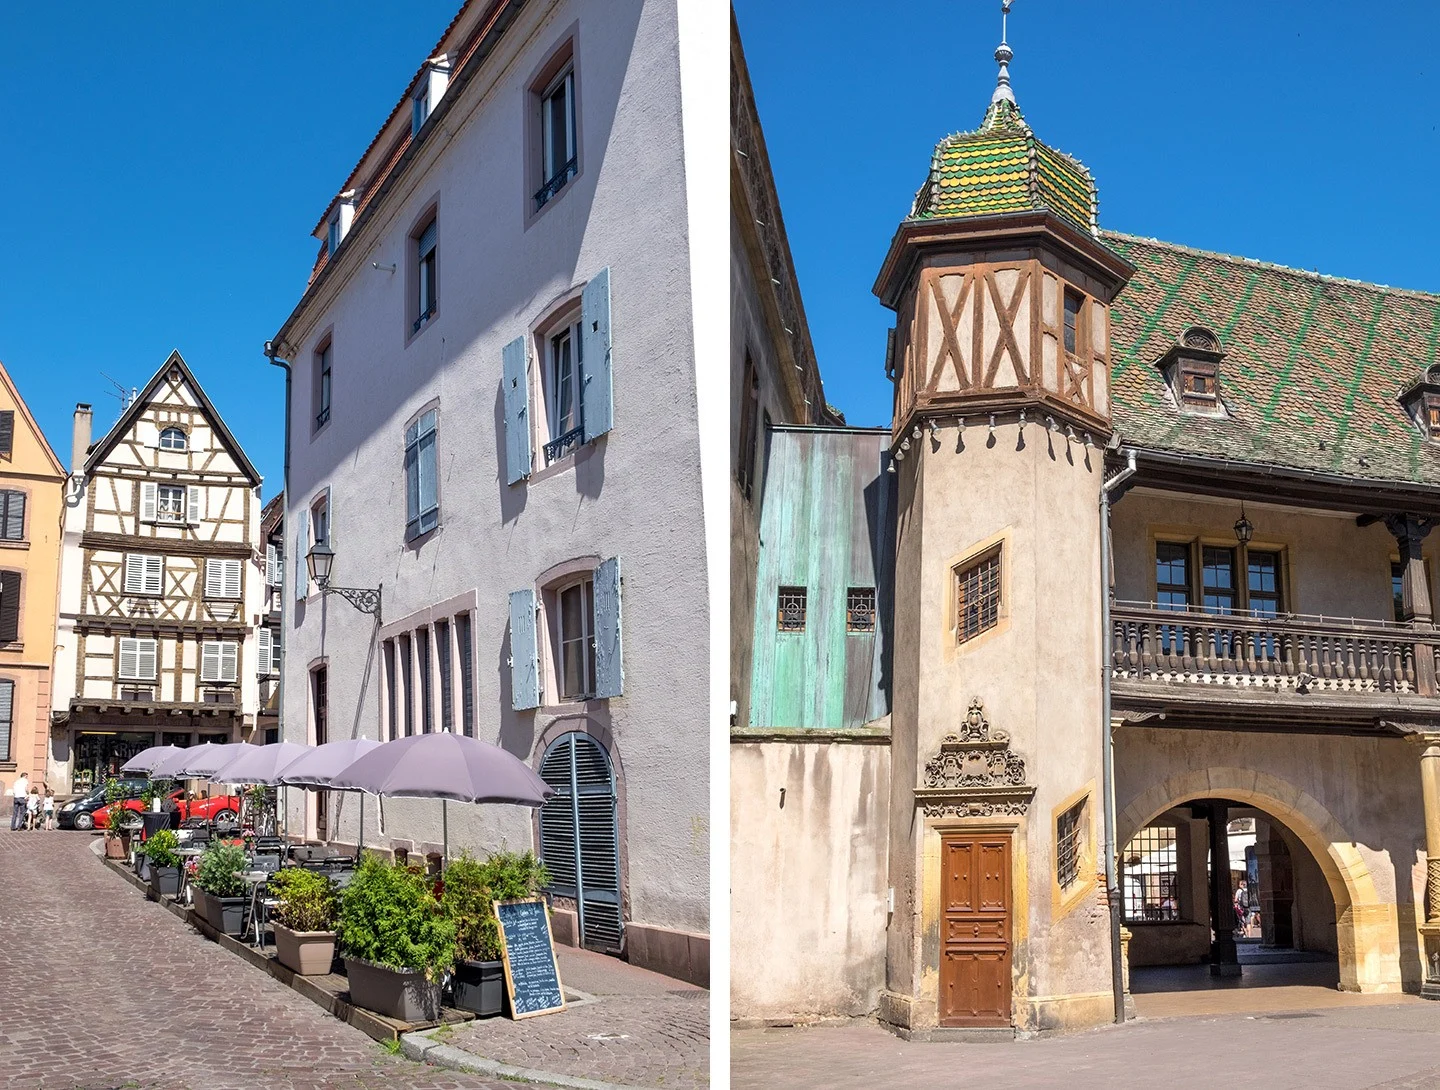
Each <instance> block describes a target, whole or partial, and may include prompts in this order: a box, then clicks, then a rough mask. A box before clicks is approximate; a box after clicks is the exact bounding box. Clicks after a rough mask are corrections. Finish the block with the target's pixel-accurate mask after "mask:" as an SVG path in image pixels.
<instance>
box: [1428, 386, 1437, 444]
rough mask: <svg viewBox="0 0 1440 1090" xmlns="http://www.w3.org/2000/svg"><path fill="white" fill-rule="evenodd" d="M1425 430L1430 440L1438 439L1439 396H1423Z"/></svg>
mask: <svg viewBox="0 0 1440 1090" xmlns="http://www.w3.org/2000/svg"><path fill="white" fill-rule="evenodd" d="M1425 430H1426V434H1427V435H1428V436H1429V438H1431V439H1440V394H1426V395H1425Z"/></svg>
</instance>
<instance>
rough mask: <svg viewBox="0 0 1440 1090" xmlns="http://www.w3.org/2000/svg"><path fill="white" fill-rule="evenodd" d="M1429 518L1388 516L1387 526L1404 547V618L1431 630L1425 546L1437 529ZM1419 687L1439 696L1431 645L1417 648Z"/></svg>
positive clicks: (1433, 624) (1433, 618) (1431, 694)
mask: <svg viewBox="0 0 1440 1090" xmlns="http://www.w3.org/2000/svg"><path fill="white" fill-rule="evenodd" d="M1434 525H1435V524H1434V523H1433V522H1432V521H1431V520H1430V519H1428V518H1420V517H1418V516H1416V515H1386V516H1385V526H1386V528H1387V529H1389V531H1390V532H1391V533H1392V534H1393V535H1395V542H1396V544H1397V545H1398V546H1399V547H1400V566H1401V569H1402V572H1401V577H1400V590H1401V595H1402V601H1401V616H1402V619H1403V620H1404V621H1405V622H1406V623H1407V624H1409V625H1410V626H1411V627H1412V628H1419V629H1425V630H1427V631H1428V630H1430V629H1433V628H1434V627H1435V617H1434V611H1433V608H1432V607H1431V604H1430V581H1429V580H1428V579H1427V578H1426V577H1425V557H1424V554H1423V552H1422V547H1423V546H1424V544H1425V537H1426V535H1428V534H1429V533H1430V531H1431V530H1432V529H1433V528H1434ZM1415 688H1416V690H1417V691H1418V692H1419V693H1420V695H1421V696H1435V695H1436V693H1437V685H1436V679H1435V653H1434V652H1433V651H1432V650H1431V649H1430V647H1429V645H1428V644H1420V643H1417V644H1416V645H1415Z"/></svg>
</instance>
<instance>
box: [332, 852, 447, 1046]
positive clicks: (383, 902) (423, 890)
mask: <svg viewBox="0 0 1440 1090" xmlns="http://www.w3.org/2000/svg"><path fill="white" fill-rule="evenodd" d="M335 930H336V932H337V934H338V937H339V942H340V949H341V952H342V953H343V954H344V956H345V972H346V974H347V975H348V976H349V978H350V1000H351V1002H352V1003H354V1004H355V1005H356V1006H358V1007H365V1008H367V1009H368V1010H372V1011H376V1012H378V1013H380V1014H385V1015H389V1016H390V1017H392V1018H398V1019H400V1020H401V1021H404V1022H434V1021H437V1020H438V1019H439V1017H440V974H441V973H443V972H444V971H445V970H446V969H448V968H449V967H450V966H451V964H453V962H454V960H455V925H454V924H452V923H451V922H450V921H449V920H447V919H446V918H445V916H444V914H443V913H442V912H441V911H440V903H439V901H437V900H436V899H435V894H434V893H433V892H432V891H431V889H430V885H429V883H428V882H426V880H425V879H424V878H423V877H422V876H420V875H418V874H412V873H411V872H410V871H408V870H406V869H405V868H404V867H398V866H392V865H390V864H387V863H382V862H381V861H380V860H379V859H378V858H377V857H376V856H374V855H371V854H369V853H367V854H366V855H365V857H364V858H363V859H362V860H361V862H360V866H359V867H358V868H357V869H356V871H355V876H354V877H353V878H352V879H351V880H350V884H349V885H347V886H346V887H345V892H344V893H343V894H342V895H341V898H340V917H339V920H338V921H337V926H336V929H335Z"/></svg>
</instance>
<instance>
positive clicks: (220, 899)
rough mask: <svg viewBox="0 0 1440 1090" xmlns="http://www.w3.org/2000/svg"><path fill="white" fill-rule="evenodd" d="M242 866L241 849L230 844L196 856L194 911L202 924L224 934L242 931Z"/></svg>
mask: <svg viewBox="0 0 1440 1090" xmlns="http://www.w3.org/2000/svg"><path fill="white" fill-rule="evenodd" d="M166 831H168V830H166ZM155 835H156V836H159V835H160V834H159V833H156V834H155ZM172 835H173V834H172ZM152 839H153V838H152ZM245 865H246V858H245V852H244V851H243V850H242V849H240V848H237V847H236V846H235V845H233V844H211V845H210V846H209V847H208V848H206V849H205V850H204V851H203V852H202V853H201V854H200V860H199V863H198V864H197V865H196V867H195V881H194V883H193V889H194V890H195V910H196V911H197V912H199V913H200V915H201V917H203V918H204V920H205V922H206V923H208V924H209V925H210V926H211V927H213V928H214V929H215V930H216V931H219V932H222V933H223V934H226V935H238V934H240V932H241V931H243V930H244V928H245V897H244V893H245V883H244V882H242V881H241V880H240V872H241V871H242V870H244V869H245Z"/></svg>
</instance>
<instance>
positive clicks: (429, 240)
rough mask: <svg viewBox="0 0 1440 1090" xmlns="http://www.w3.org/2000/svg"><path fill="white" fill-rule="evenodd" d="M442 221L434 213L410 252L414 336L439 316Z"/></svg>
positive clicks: (419, 233) (411, 245) (413, 238)
mask: <svg viewBox="0 0 1440 1090" xmlns="http://www.w3.org/2000/svg"><path fill="white" fill-rule="evenodd" d="M439 222H440V221H439V219H438V218H437V217H436V216H435V214H434V212H433V211H432V212H431V213H430V215H429V218H428V219H427V220H426V221H425V223H424V226H422V227H421V228H420V229H419V230H418V231H416V232H415V234H414V235H412V236H411V242H410V253H411V254H412V260H411V270H412V272H411V276H412V279H413V289H412V292H411V303H410V315H411V320H410V334H411V336H414V335H415V334H416V333H419V332H420V330H422V329H424V328H425V326H426V325H427V324H428V323H429V322H430V320H431V319H432V318H434V317H435V312H436V311H437V310H438V309H439V301H440V239H439Z"/></svg>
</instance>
